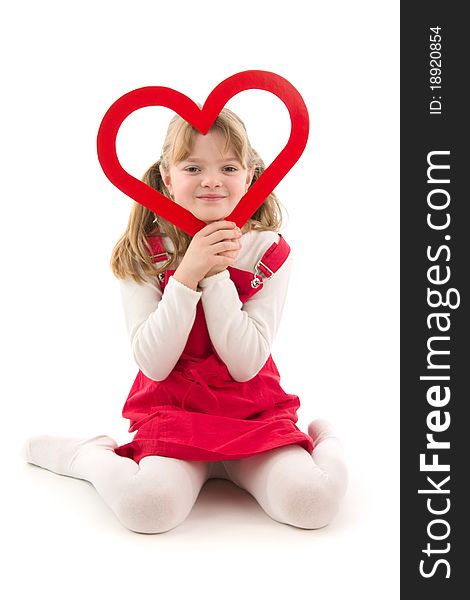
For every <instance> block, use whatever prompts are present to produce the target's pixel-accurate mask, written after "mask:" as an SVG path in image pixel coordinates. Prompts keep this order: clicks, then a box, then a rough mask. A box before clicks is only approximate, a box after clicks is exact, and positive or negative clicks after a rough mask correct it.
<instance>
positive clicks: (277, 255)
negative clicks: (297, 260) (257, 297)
mask: <svg viewBox="0 0 470 600" xmlns="http://www.w3.org/2000/svg"><path fill="white" fill-rule="evenodd" d="M289 254H290V246H289V244H288V243H287V242H286V240H285V239H284V238H283V237H282V235H281V234H279V242H278V243H276V242H274V244H271V246H270V247H269V248H268V249H267V250H266V252H265V253H264V254H263V256H262V257H261V258H260V259H259V261H258V262H257V263H256V265H255V272H254V277H253V280H252V282H251V287H254V288H257V287H258V286H259V285H261V284H262V283H263V280H262V279H261V276H264V280H265V281H267V280H268V279H271V277H272V276H273V275H274V273H275V272H276V271H277V270H278V269H279V268H280V267H281V266H282V265H283V264H284V262H285V260H286V259H287V257H288V256H289Z"/></svg>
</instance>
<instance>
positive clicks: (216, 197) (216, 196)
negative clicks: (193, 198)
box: [197, 194, 227, 202]
mask: <svg viewBox="0 0 470 600" xmlns="http://www.w3.org/2000/svg"><path fill="white" fill-rule="evenodd" d="M226 197H227V196H222V195H221V194H204V195H202V196H197V198H198V200H207V201H209V202H213V201H215V200H223V199H224V198H226Z"/></svg>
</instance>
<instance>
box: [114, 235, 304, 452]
mask: <svg viewBox="0 0 470 600" xmlns="http://www.w3.org/2000/svg"><path fill="white" fill-rule="evenodd" d="M148 241H149V244H150V246H151V249H152V256H153V260H154V262H160V261H163V260H166V257H167V255H166V252H165V248H164V246H163V243H162V240H161V237H159V236H154V237H149V238H148ZM289 252H290V248H289V246H288V244H287V242H286V241H285V240H284V238H283V237H282V236H280V240H279V243H277V244H276V243H274V244H272V245H271V246H270V247H269V248H268V250H267V251H266V252H265V253H264V255H263V256H262V258H261V260H260V261H259V262H258V263H257V268H255V274H253V273H252V272H249V271H244V270H241V269H237V268H234V267H228V271H229V274H230V278H231V280H232V281H233V283H234V284H235V286H236V289H237V291H238V295H239V298H240V300H241V302H242V303H245V302H246V301H247V300H248V299H249V298H251V297H252V296H254V295H255V294H257V293H259V292H260V290H261V289H262V288H263V281H262V278H261V275H264V276H266V277H270V276H272V275H273V274H274V273H275V272H276V271H277V269H279V267H280V266H281V265H282V264H283V263H284V261H285V260H286V258H287V257H288V255H289ZM174 272H175V271H174V270H168V271H165V273H164V274H162V276H160V277H159V279H160V285H161V288H162V292H163V293H164V290H165V286H166V284H167V283H168V279H169V277H171V275H173V273H174ZM175 326H177V325H175ZM155 360H158V357H155ZM299 406H300V402H299V398H298V397H297V396H294V395H292V394H287V393H286V392H284V390H283V389H282V388H281V386H280V377H279V372H278V370H277V368H276V365H275V364H274V361H273V359H272V357H271V356H269V358H268V360H267V361H266V363H265V365H264V366H263V367H262V369H261V370H260V371H259V373H258V374H257V375H255V377H253V378H252V379H250V380H249V381H244V382H239V381H235V380H234V379H233V378H232V376H231V375H230V373H229V371H228V369H227V367H226V366H225V364H224V363H223V362H222V360H221V359H220V358H219V356H218V355H217V352H216V350H215V348H214V346H213V345H212V342H211V339H210V337H209V332H208V329H207V325H206V321H205V318H204V311H203V308H202V302H201V300H199V302H198V304H197V307H196V318H195V321H194V325H193V327H192V329H191V332H190V334H189V336H188V340H187V343H186V346H185V348H184V350H183V353H182V354H181V356H180V358H179V360H178V362H177V363H176V365H175V367H174V368H173V370H172V372H171V373H170V374H169V375H168V377H167V378H166V379H164V380H163V381H154V380H152V379H149V378H148V377H146V376H145V375H144V374H143V373H142V371H139V373H138V374H137V377H136V379H135V381H134V384H133V386H132V388H131V390H130V392H129V395H128V397H127V400H126V403H125V405H124V408H123V411H122V416H123V417H124V418H125V419H129V420H130V422H131V424H130V427H129V432H133V431H137V433H136V434H135V436H134V438H133V440H132V441H131V442H130V443H128V444H124V445H122V446H118V447H116V448H114V452H115V453H116V454H118V455H120V456H125V457H128V458H131V459H133V460H134V461H135V462H139V461H140V460H141V459H142V458H143V457H144V456H150V455H156V456H167V457H172V458H179V459H183V460H196V461H208V462H212V461H221V460H238V459H243V458H247V457H249V456H253V455H255V454H258V453H260V452H265V451H267V450H271V449H273V448H279V447H281V446H287V445H290V444H299V445H301V446H303V447H304V448H305V449H306V450H307V451H308V452H309V453H311V452H312V451H313V442H312V438H311V437H310V436H309V435H307V434H306V433H303V432H302V431H300V430H299V429H298V428H297V426H296V425H295V423H296V422H297V409H298V408H299Z"/></svg>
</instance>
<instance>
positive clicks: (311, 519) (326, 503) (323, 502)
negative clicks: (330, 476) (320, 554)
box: [277, 481, 339, 529]
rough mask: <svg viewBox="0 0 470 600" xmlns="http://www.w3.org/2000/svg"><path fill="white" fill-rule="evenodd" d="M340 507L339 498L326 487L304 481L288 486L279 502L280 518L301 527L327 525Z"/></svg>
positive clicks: (310, 527)
mask: <svg viewBox="0 0 470 600" xmlns="http://www.w3.org/2000/svg"><path fill="white" fill-rule="evenodd" d="M338 509H339V502H338V499H337V498H335V497H334V496H332V495H331V493H330V492H329V491H328V490H327V489H326V487H324V486H322V485H318V483H315V484H313V483H310V482H303V481H302V482H298V483H292V484H290V485H288V486H286V488H285V489H284V490H283V492H282V495H281V497H280V498H279V499H278V502H277V513H278V516H279V517H280V518H278V520H280V521H281V522H283V523H286V524H288V525H293V526H294V527H299V528H301V529H320V528H321V527H325V526H326V525H328V524H329V523H330V522H331V521H332V520H333V519H334V517H335V516H336V514H337V512H338Z"/></svg>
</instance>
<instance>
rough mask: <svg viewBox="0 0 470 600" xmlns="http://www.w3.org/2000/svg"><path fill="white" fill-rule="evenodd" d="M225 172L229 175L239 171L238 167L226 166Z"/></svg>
mask: <svg viewBox="0 0 470 600" xmlns="http://www.w3.org/2000/svg"><path fill="white" fill-rule="evenodd" d="M224 171H226V172H227V173H236V172H237V171H238V169H237V167H234V166H233V165H226V166H225V167H224Z"/></svg>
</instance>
